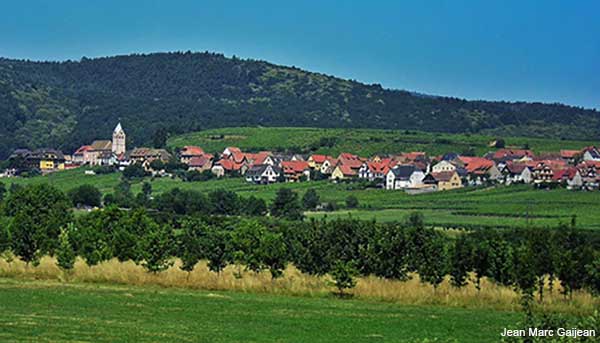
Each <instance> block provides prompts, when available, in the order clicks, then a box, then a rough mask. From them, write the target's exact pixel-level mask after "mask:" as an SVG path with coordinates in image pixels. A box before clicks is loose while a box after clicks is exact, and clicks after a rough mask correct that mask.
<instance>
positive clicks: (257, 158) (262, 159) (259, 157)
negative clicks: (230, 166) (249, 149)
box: [233, 151, 277, 166]
mask: <svg viewBox="0 0 600 343" xmlns="http://www.w3.org/2000/svg"><path fill="white" fill-rule="evenodd" d="M233 155H234V156H238V154H233ZM245 158H246V161H247V163H248V164H249V165H250V166H252V165H263V164H268V165H270V166H274V165H276V164H277V163H276V159H275V157H274V155H273V153H272V152H270V151H261V152H258V153H256V154H251V153H248V154H245ZM238 163H239V161H238Z"/></svg>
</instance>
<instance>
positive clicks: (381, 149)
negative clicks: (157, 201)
mask: <svg viewBox="0 0 600 343" xmlns="http://www.w3.org/2000/svg"><path fill="white" fill-rule="evenodd" d="M502 138H503V139H504V140H505V143H506V145H507V147H515V148H523V147H526V146H529V148H530V149H532V150H533V151H534V152H536V153H540V152H558V151H560V150H561V149H581V148H583V147H585V146H588V145H594V142H590V141H568V140H556V139H546V138H523V137H502ZM495 139H496V137H493V136H485V135H475V134H473V135H470V134H446V133H431V132H419V131H397V130H375V129H322V128H290V127H279V128H274V127H268V128H267V127H238V128H222V129H213V130H206V131H200V132H193V133H188V134H184V135H179V136H174V137H171V138H170V139H169V141H168V143H167V144H168V145H169V146H170V147H174V148H177V147H182V146H184V145H198V146H201V147H202V148H204V150H206V151H208V152H221V151H223V149H225V148H226V147H228V146H237V147H240V148H241V149H243V150H244V149H245V150H251V151H258V150H292V151H295V152H304V153H322V154H331V155H335V156H337V155H338V154H339V153H340V152H351V153H355V154H358V155H361V156H372V155H376V154H397V153H400V152H408V151H425V152H427V153H428V154H432V155H438V154H443V153H446V152H451V151H453V152H457V153H462V152H464V151H467V150H468V149H473V151H474V152H475V153H476V154H477V155H483V154H485V153H486V152H488V151H490V150H493V148H490V147H489V143H490V142H491V141H493V140H495ZM322 140H323V141H322ZM325 142H327V144H323V143H325Z"/></svg>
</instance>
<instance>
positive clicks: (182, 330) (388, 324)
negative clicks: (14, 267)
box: [0, 279, 521, 343]
mask: <svg viewBox="0 0 600 343" xmlns="http://www.w3.org/2000/svg"><path fill="white" fill-rule="evenodd" d="M0 299H2V301H0V341H2V342H23V341H31V342H34V341H35V342H344V343H345V342H423V341H425V340H427V342H431V341H435V342H448V341H451V342H492V341H497V340H498V338H499V333H500V332H501V331H502V329H503V328H504V327H506V326H512V327H514V325H515V323H516V322H518V321H519V320H520V319H521V315H520V314H518V313H513V312H500V311H493V310H471V309H470V310H466V309H459V308H440V307H416V306H400V305H395V304H389V303H377V302H367V301H362V300H361V301H359V300H340V299H336V298H305V297H290V296H273V295H265V294H261V295H257V294H249V293H236V292H208V291H195V290H194V291H189V290H178V289H163V288H145V287H129V286H113V285H84V284H60V283H53V282H43V281H22V280H21V281H16V280H12V279H0Z"/></svg>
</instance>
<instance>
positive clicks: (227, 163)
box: [217, 159, 244, 170]
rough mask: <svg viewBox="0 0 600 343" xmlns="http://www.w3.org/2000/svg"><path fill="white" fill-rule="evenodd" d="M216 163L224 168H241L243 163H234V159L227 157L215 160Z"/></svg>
mask: <svg viewBox="0 0 600 343" xmlns="http://www.w3.org/2000/svg"><path fill="white" fill-rule="evenodd" d="M217 164H218V165H220V166H221V167H223V169H225V170H240V168H242V166H243V165H244V164H243V163H235V162H234V161H232V160H228V159H221V160H219V161H218V162H217Z"/></svg>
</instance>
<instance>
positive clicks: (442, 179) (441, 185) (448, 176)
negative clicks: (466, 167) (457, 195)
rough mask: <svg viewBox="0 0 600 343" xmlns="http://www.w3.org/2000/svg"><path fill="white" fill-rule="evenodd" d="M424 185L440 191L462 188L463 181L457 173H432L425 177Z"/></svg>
mask: <svg viewBox="0 0 600 343" xmlns="http://www.w3.org/2000/svg"><path fill="white" fill-rule="evenodd" d="M423 183H424V184H426V185H430V186H433V187H435V189H437V190H438V191H445V190H451V189H456V188H461V187H462V180H461V179H460V176H459V175H458V173H457V172H456V171H444V172H437V173H436V172H431V173H429V174H427V175H425V177H424V178H423Z"/></svg>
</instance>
